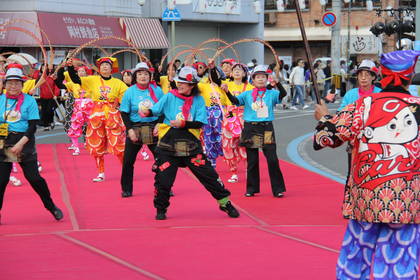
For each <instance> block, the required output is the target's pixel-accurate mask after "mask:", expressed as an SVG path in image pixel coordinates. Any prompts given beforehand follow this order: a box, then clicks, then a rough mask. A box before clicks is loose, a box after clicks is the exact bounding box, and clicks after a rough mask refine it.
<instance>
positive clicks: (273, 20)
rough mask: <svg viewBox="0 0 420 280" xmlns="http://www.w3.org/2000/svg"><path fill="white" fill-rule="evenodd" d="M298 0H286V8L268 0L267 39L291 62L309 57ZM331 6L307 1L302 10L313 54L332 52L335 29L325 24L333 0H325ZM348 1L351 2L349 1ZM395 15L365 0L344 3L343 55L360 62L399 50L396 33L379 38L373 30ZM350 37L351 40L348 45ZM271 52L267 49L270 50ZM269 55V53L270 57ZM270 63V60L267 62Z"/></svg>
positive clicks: (390, 0) (397, 3)
mask: <svg viewBox="0 0 420 280" xmlns="http://www.w3.org/2000/svg"><path fill="white" fill-rule="evenodd" d="M293 2H294V1H290V0H284V3H285V4H286V5H285V6H284V11H283V12H279V11H278V10H277V1H275V0H266V1H265V7H264V8H265V11H264V13H265V15H264V22H265V29H264V39H265V40H267V41H269V42H270V44H272V45H273V46H274V47H275V49H276V51H277V52H278V54H279V55H280V56H282V57H284V58H285V59H286V60H288V61H296V59H298V58H304V59H305V60H306V56H305V51H304V47H303V42H302V37H301V32H300V29H299V23H298V20H297V16H296V11H295V7H294V5H293V4H292V3H293ZM325 2H327V5H325V6H321V4H320V1H319V0H313V1H309V0H306V1H305V9H303V10H302V17H303V22H304V25H305V29H306V35H307V37H308V40H309V45H310V47H311V52H312V57H313V58H314V59H316V58H319V57H329V56H330V54H331V28H330V27H327V26H325V25H324V24H323V23H322V16H323V15H324V14H325V13H326V12H331V2H332V0H328V1H325ZM347 2H348V1H347ZM410 4H411V3H410V1H401V0H385V1H378V0H373V9H376V8H381V9H385V8H386V7H388V6H391V7H393V8H398V7H407V6H409V5H410ZM393 19H394V18H393V17H390V16H388V15H387V14H386V13H382V14H381V16H378V15H377V13H376V11H375V10H373V11H368V10H367V7H366V1H365V0H363V1H362V0H353V1H352V6H351V9H350V6H349V4H348V3H345V2H344V1H342V2H341V31H340V32H341V42H342V48H341V57H342V58H343V59H344V60H346V59H347V58H350V59H351V60H353V61H354V62H360V61H361V60H362V59H364V58H372V59H374V60H377V57H378V55H379V54H381V53H382V52H388V51H392V50H395V49H396V45H395V44H396V40H397V38H396V36H397V35H391V36H387V35H385V34H382V35H379V36H378V37H376V36H375V35H373V34H372V33H371V32H370V31H369V29H370V28H371V27H372V26H373V25H374V24H375V23H376V22H378V21H381V22H385V23H386V22H388V21H390V20H393ZM348 38H350V43H349V44H348V43H347V42H348ZM266 53H267V50H266ZM266 57H267V56H266ZM266 62H267V63H268V62H270V61H266Z"/></svg>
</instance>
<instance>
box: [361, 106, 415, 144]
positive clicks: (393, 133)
mask: <svg viewBox="0 0 420 280" xmlns="http://www.w3.org/2000/svg"><path fill="white" fill-rule="evenodd" d="M417 126H418V124H417V121H416V118H415V116H414V114H413V113H412V112H411V111H410V108H408V107H406V108H404V109H402V110H401V111H400V112H399V113H398V114H396V115H395V116H394V118H393V119H392V120H391V121H390V122H388V123H387V124H386V125H384V126H380V127H376V128H375V129H374V130H373V137H372V139H371V140H370V141H369V142H370V143H385V144H404V143H408V142H411V141H412V140H413V139H415V138H416V137H417V134H418V127H417Z"/></svg>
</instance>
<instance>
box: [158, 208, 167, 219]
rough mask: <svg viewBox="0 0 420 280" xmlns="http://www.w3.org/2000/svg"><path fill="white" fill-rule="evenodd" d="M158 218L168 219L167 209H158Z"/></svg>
mask: <svg viewBox="0 0 420 280" xmlns="http://www.w3.org/2000/svg"><path fill="white" fill-rule="evenodd" d="M156 220H166V209H157V212H156Z"/></svg>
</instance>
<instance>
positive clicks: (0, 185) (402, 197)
mask: <svg viewBox="0 0 420 280" xmlns="http://www.w3.org/2000/svg"><path fill="white" fill-rule="evenodd" d="M419 55H420V52H414V51H405V52H395V53H390V54H384V55H382V57H381V64H382V65H381V73H382V81H381V83H382V90H380V89H379V88H376V87H374V86H373V81H374V80H375V79H376V78H377V77H378V75H379V73H378V69H377V68H376V67H374V64H373V63H372V62H370V61H364V62H363V63H362V64H361V65H360V67H359V69H358V71H357V77H358V80H359V86H360V87H359V88H356V89H353V90H351V91H349V92H348V93H347V94H346V96H344V98H343V104H342V106H341V107H340V109H339V111H338V112H337V114H336V115H331V114H330V113H329V112H328V109H327V107H326V106H325V104H320V105H317V106H316V110H315V117H316V119H317V120H319V123H318V126H317V127H316V133H315V136H314V147H315V149H321V148H323V147H326V146H330V147H337V146H339V145H341V144H342V143H343V142H349V148H348V151H349V156H348V159H349V160H348V161H349V176H348V180H347V182H346V188H345V197H344V205H343V214H344V216H345V218H347V219H349V224H348V228H347V232H346V235H345V239H344V242H343V246H342V250H341V253H340V256H339V261H338V265H337V279H369V277H370V275H371V271H370V269H371V267H373V272H372V273H373V275H374V278H375V279H418V278H417V277H418V262H419V255H420V228H419V223H420V214H419V213H420V201H419V194H420V165H419V160H418V159H419V157H420V150H419V149H420V148H419V147H420V137H419V133H418V129H419V124H420V111H419V105H420V99H419V98H418V97H414V96H411V95H409V92H408V91H407V88H408V85H409V83H410V79H411V78H412V75H413V72H414V66H415V62H416V61H417V59H418V56H419ZM96 66H97V71H98V73H97V74H95V75H93V74H92V73H91V69H89V68H87V67H86V66H82V65H80V64H79V63H78V62H77V61H75V60H71V59H70V60H69V61H67V65H66V67H65V68H62V69H60V70H59V71H58V72H57V76H56V77H54V78H53V80H54V84H55V85H56V86H57V87H58V88H61V89H65V90H67V91H68V92H69V93H71V95H72V97H73V98H74V103H73V105H72V106H73V110H72V116H71V123H70V125H69V127H68V129H67V134H68V136H69V137H70V139H71V143H72V144H71V149H72V150H73V155H74V156H77V155H79V154H80V149H81V147H80V145H79V138H80V136H82V135H83V127H84V126H85V125H86V126H87V129H86V135H85V139H86V143H85V146H86V149H87V151H88V152H89V154H90V155H91V156H92V157H93V159H94V162H95V163H96V166H97V169H98V174H97V176H96V177H94V178H93V179H92V180H93V182H102V181H104V180H105V162H104V155H105V154H107V153H110V154H113V155H115V156H116V157H117V158H118V159H119V161H120V162H121V164H122V174H121V189H122V192H121V195H122V197H124V198H128V197H131V196H132V195H133V177H134V165H135V162H136V158H137V155H138V153H139V152H140V151H141V152H142V153H146V154H147V152H146V150H147V149H148V150H150V152H151V154H152V156H153V158H154V161H153V164H152V170H153V172H155V180H154V187H155V196H154V206H155V208H156V216H155V218H156V219H157V220H163V219H166V218H167V217H166V214H167V210H168V207H169V205H170V203H169V201H170V197H171V195H173V194H172V192H171V188H172V186H173V183H174V181H175V179H176V174H177V170H178V168H180V167H181V168H182V167H188V168H189V169H190V170H191V172H192V173H193V174H194V175H195V176H196V177H197V179H198V180H199V181H200V183H201V184H202V185H203V186H204V187H205V188H206V190H207V191H208V192H210V194H211V195H212V196H213V197H214V199H215V200H216V201H217V202H218V205H219V208H220V210H222V211H224V212H226V213H227V214H228V216H229V217H232V218H236V217H239V212H238V211H237V210H236V208H235V207H234V206H233V204H232V203H231V201H230V198H229V197H230V192H229V190H228V189H227V188H226V187H225V185H224V184H223V182H222V180H221V179H220V177H219V175H218V173H217V172H216V169H215V167H216V161H217V158H218V157H221V156H222V157H223V158H224V160H225V161H226V163H227V165H228V166H229V169H230V171H231V177H230V179H229V180H228V182H230V183H236V182H238V181H239V180H240V179H242V178H239V177H238V164H239V162H241V161H243V160H245V159H246V161H247V177H246V190H245V196H247V197H252V196H254V195H255V194H257V193H259V192H260V177H259V153H258V151H259V149H261V150H262V151H263V154H264V156H265V158H266V160H267V166H268V171H269V177H270V182H271V188H272V194H273V196H274V197H279V198H280V197H283V196H284V193H285V191H286V187H285V182H284V179H283V175H282V172H281V169H280V166H279V161H278V158H277V154H276V140H275V133H274V128H273V123H272V121H273V120H274V108H275V106H276V104H281V102H282V99H283V97H285V96H286V94H287V93H286V91H285V89H284V88H283V87H282V85H281V83H279V82H278V80H277V79H276V77H275V76H273V75H272V73H270V71H269V69H268V68H267V67H265V66H263V65H258V66H256V67H255V68H254V69H253V71H252V72H251V73H249V72H248V68H247V66H246V65H243V64H241V63H238V62H236V61H234V60H233V59H225V60H223V61H222V63H221V65H219V66H216V65H215V62H214V61H213V60H211V59H209V60H208V61H207V62H206V63H204V62H199V61H198V62H195V63H192V62H191V63H189V62H185V65H183V66H182V67H180V68H179V69H176V68H175V67H173V65H171V64H170V65H168V68H167V71H166V73H167V75H163V74H162V72H161V70H162V69H157V71H156V69H154V68H153V67H151V65H150V64H148V63H145V62H140V63H138V64H137V65H136V67H135V68H134V69H133V70H126V71H123V72H122V73H121V74H122V80H120V79H116V78H114V77H113V76H112V74H114V73H116V72H118V62H117V60H116V59H115V58H113V57H103V58H100V59H98V60H97V61H96ZM23 81H24V79H23V73H22V69H21V66H19V65H9V68H8V70H7V72H6V73H5V77H4V88H5V91H4V94H2V95H0V113H1V114H0V124H1V126H0V173H1V174H10V173H11V171H12V168H13V165H12V162H18V163H19V164H20V166H21V167H22V169H23V171H24V175H25V177H26V179H27V180H28V181H29V182H30V184H31V186H32V187H33V188H34V190H35V191H36V192H37V193H38V195H39V196H40V197H41V199H42V201H43V203H44V206H45V208H46V209H48V210H49V211H50V212H51V213H52V214H53V216H54V217H55V218H56V219H57V220H59V219H61V218H62V217H63V214H62V212H61V210H60V209H58V208H57V207H56V206H55V204H54V203H53V201H52V199H51V196H50V193H49V191H48V186H47V184H46V182H45V180H44V179H43V178H42V177H41V176H40V174H39V171H38V164H37V155H36V149H35V141H34V133H35V130H36V122H37V120H38V119H39V115H38V109H37V105H36V102H35V100H34V98H33V97H31V96H30V95H28V94H24V93H23V92H24V91H23ZM250 81H252V82H250ZM28 92H29V91H28ZM327 98H328V96H327ZM146 146H147V148H146ZM143 156H144V154H143ZM8 181H9V176H2V177H1V179H0V199H1V200H0V207H1V205H2V201H3V196H4V191H5V188H6V185H7V183H8ZM372 262H373V263H374V264H373V265H372Z"/></svg>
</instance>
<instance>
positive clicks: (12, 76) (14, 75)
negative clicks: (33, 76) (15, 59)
mask: <svg viewBox="0 0 420 280" xmlns="http://www.w3.org/2000/svg"><path fill="white" fill-rule="evenodd" d="M4 79H5V81H8V80H20V81H25V75H23V70H22V65H20V64H9V65H8V69H7V71H6V75H5V78H4Z"/></svg>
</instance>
